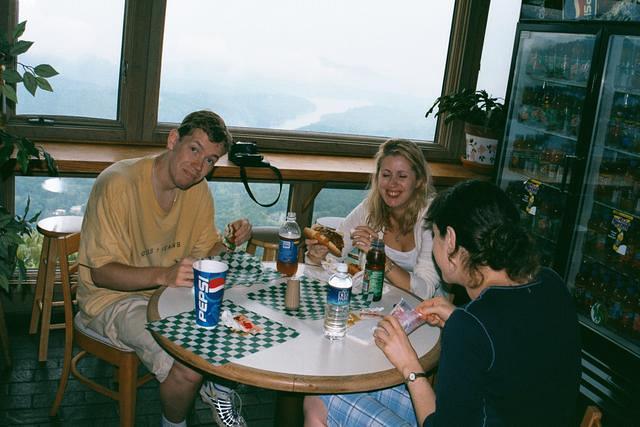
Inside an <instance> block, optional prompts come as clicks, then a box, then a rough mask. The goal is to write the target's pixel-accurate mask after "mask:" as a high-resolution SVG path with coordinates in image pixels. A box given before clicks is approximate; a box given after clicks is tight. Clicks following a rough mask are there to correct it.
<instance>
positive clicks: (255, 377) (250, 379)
mask: <svg viewBox="0 0 640 427" xmlns="http://www.w3.org/2000/svg"><path fill="white" fill-rule="evenodd" d="M165 289H166V287H161V288H158V289H157V290H156V291H155V292H154V293H153V295H152V296H151V298H150V300H149V305H148V306H147V320H149V321H155V320H160V313H159V311H158V302H159V300H160V295H162V293H163V292H164V291H165ZM151 334H152V335H153V337H154V338H155V339H156V340H157V341H158V342H159V343H160V345H161V346H162V347H163V348H164V349H165V350H167V351H168V352H169V354H171V355H172V356H173V357H175V358H176V359H178V360H180V361H181V362H183V363H186V364H187V365H188V366H192V367H194V368H196V369H197V370H199V371H202V372H204V373H206V374H212V375H215V376H219V377H222V378H226V379H228V380H232V381H237V382H240V383H243V384H249V385H252V386H256V387H262V388H268V389H272V390H278V391H287V392H296V393H310V394H321V393H331V394H334V393H353V392H363V391H370V390H378V389H383V388H388V387H392V386H396V385H398V384H400V383H402V382H404V378H403V377H402V375H401V374H400V372H398V371H397V370H396V369H395V368H391V369H388V370H386V371H383V372H375V373H371V374H359V375H342V376H315V375H296V374H280V373H275V372H272V371H265V370H262V369H256V368H250V367H247V366H241V365H238V364H237V363H233V362H229V363H226V364H224V365H219V366H214V365H211V364H210V363H209V362H207V361H206V360H204V359H203V358H201V357H199V356H197V355H195V354H193V353H190V354H186V353H185V350H184V349H183V348H182V347H180V346H179V345H177V344H175V343H174V342H172V341H170V340H169V339H167V338H165V337H163V336H162V335H160V334H159V333H157V332H154V331H151ZM439 357H440V338H438V341H437V342H436V344H435V345H434V346H433V348H432V349H431V350H429V351H428V352H427V353H426V354H425V355H424V356H422V357H421V358H420V364H421V365H422V368H423V369H424V370H425V371H430V370H431V369H433V368H435V367H436V365H437V364H438V360H439Z"/></svg>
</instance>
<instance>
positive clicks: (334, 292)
mask: <svg viewBox="0 0 640 427" xmlns="http://www.w3.org/2000/svg"><path fill="white" fill-rule="evenodd" d="M350 299H351V288H336V287H335V286H331V285H329V286H327V304H332V305H340V306H344V305H349V300H350Z"/></svg>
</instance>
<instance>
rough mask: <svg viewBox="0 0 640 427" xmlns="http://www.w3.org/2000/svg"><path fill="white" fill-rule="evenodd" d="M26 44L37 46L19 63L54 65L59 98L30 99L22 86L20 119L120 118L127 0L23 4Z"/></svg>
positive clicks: (45, 94)
mask: <svg viewBox="0 0 640 427" xmlns="http://www.w3.org/2000/svg"><path fill="white" fill-rule="evenodd" d="M19 11H20V17H19V21H20V22H21V21H24V20H26V21H27V28H26V31H25V33H24V35H23V37H22V39H23V40H31V41H35V43H34V45H33V46H32V47H31V49H30V50H29V51H28V52H27V53H26V54H24V55H22V56H21V57H20V58H19V59H20V62H22V63H25V64H29V65H37V64H41V63H48V64H51V65H52V66H53V67H54V68H55V69H56V70H57V71H58V72H59V73H60V74H59V75H58V76H55V77H53V78H51V79H50V83H51V85H52V86H53V90H54V92H46V91H43V90H40V89H38V91H37V93H36V97H33V96H31V94H29V93H28V92H27V91H26V90H25V89H24V87H23V86H22V85H20V86H19V87H18V88H19V91H18V101H19V104H18V105H17V106H16V109H17V113H18V114H30V115H49V116H50V115H54V116H80V117H93V118H100V119H111V120H115V119H116V118H117V111H118V109H117V108H118V84H119V73H120V50H121V46H122V25H123V22H124V19H123V16H124V0H117V1H108V2H105V1H95V0H93V1H84V2H78V1H74V0H57V1H55V2H42V1H35V0H22V1H20V7H19Z"/></svg>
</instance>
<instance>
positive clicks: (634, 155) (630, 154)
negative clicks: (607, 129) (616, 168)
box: [604, 144, 640, 159]
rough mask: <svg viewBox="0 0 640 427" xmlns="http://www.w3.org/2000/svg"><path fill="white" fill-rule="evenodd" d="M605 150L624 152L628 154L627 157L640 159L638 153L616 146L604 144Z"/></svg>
mask: <svg viewBox="0 0 640 427" xmlns="http://www.w3.org/2000/svg"><path fill="white" fill-rule="evenodd" d="M604 149H605V150H609V151H615V152H616V153H620V154H624V155H625V156H629V157H634V158H636V159H640V153H634V152H631V151H627V150H622V149H620V148H616V147H612V146H610V145H606V144H605V146H604Z"/></svg>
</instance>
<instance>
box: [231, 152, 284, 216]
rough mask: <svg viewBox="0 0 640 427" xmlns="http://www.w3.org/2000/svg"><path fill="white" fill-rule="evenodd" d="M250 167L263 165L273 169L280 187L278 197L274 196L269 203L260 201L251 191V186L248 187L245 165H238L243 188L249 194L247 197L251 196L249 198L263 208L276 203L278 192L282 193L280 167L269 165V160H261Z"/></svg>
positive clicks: (278, 198)
mask: <svg viewBox="0 0 640 427" xmlns="http://www.w3.org/2000/svg"><path fill="white" fill-rule="evenodd" d="M252 167H265V168H269V169H271V170H272V171H273V173H274V174H275V175H276V176H277V177H278V184H279V185H280V188H279V189H278V197H276V199H275V200H274V201H273V202H271V203H260V202H259V201H258V200H257V199H256V198H255V196H254V195H253V193H252V192H251V188H249V181H248V180H247V171H246V170H245V167H244V166H240V178H242V184H244V189H245V190H247V193H248V194H249V197H251V200H253V201H254V202H256V203H257V204H259V205H260V206H262V207H263V208H268V207H271V206H273V205H275V204H276V203H278V200H280V194H282V174H281V173H280V169H278V168H277V167H275V166H271V164H269V162H265V161H263V162H261V163H260V164H256V165H252Z"/></svg>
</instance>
